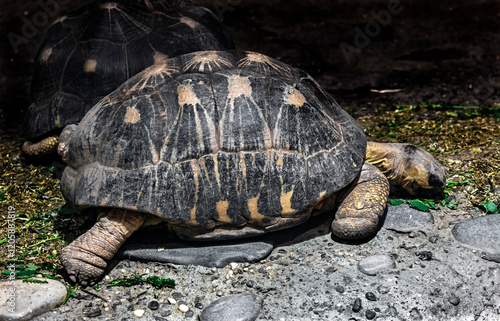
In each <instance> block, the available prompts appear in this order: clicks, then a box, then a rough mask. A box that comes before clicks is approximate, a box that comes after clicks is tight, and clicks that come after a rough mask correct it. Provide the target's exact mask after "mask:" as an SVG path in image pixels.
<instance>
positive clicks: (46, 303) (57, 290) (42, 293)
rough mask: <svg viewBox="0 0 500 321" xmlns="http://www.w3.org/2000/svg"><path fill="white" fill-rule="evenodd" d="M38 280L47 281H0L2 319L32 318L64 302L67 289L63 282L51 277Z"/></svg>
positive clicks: (0, 314)
mask: <svg viewBox="0 0 500 321" xmlns="http://www.w3.org/2000/svg"><path fill="white" fill-rule="evenodd" d="M37 280H42V281H47V283H43V284H41V283H25V282H23V281H22V280H12V281H11V280H6V281H2V282H0V320H5V321H9V320H30V319H31V318H34V317H36V316H37V315H40V314H42V313H45V312H47V311H50V310H51V309H53V308H55V307H57V306H58V305H60V304H61V303H63V302H64V299H65V298H66V295H67V290H66V287H65V286H64V284H63V283H61V282H59V281H56V280H51V279H37ZM11 298H13V299H11Z"/></svg>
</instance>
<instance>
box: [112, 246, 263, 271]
mask: <svg viewBox="0 0 500 321" xmlns="http://www.w3.org/2000/svg"><path fill="white" fill-rule="evenodd" d="M272 250H273V243H272V241H250V240H238V241H235V242H203V243H201V242H189V241H180V240H173V239H172V240H171V242H168V243H164V244H158V243H153V244H151V243H145V244H143V243H140V242H138V243H134V244H128V245H126V246H124V247H123V248H122V249H121V250H120V252H119V253H118V254H117V255H116V258H118V259H129V260H138V261H156V262H165V263H174V264H183V265H188V264H193V265H202V266H208V267H224V266H226V265H228V264H229V263H231V262H255V261H258V260H261V259H263V258H265V257H266V256H267V255H269V253H271V251H272Z"/></svg>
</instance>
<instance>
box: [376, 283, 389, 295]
mask: <svg viewBox="0 0 500 321" xmlns="http://www.w3.org/2000/svg"><path fill="white" fill-rule="evenodd" d="M390 290H391V289H389V288H388V287H386V286H384V285H379V286H378V287H377V291H378V293H380V294H386V293H389V291H390Z"/></svg>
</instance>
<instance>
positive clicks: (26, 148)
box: [21, 135, 59, 158]
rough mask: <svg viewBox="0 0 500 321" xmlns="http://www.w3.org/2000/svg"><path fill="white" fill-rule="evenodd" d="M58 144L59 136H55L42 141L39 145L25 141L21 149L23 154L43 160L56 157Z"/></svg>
mask: <svg viewBox="0 0 500 321" xmlns="http://www.w3.org/2000/svg"><path fill="white" fill-rule="evenodd" d="M58 143H59V135H53V136H49V137H47V138H45V139H42V140H41V141H39V142H38V143H32V142H29V141H25V142H24V144H23V147H22V148H21V149H22V151H23V153H24V154H25V155H27V156H29V157H34V158H43V157H46V156H51V155H54V156H55V155H56V153H57V144H58Z"/></svg>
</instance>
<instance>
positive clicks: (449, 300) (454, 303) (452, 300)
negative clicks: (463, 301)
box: [448, 295, 460, 305]
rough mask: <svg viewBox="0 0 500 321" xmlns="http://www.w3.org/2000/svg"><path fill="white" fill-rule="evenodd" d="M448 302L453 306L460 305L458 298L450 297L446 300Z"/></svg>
mask: <svg viewBox="0 0 500 321" xmlns="http://www.w3.org/2000/svg"><path fill="white" fill-rule="evenodd" d="M448 302H450V303H451V304H453V305H458V304H459V303H460V298H458V297H456V296H454V295H452V296H450V297H449V298H448Z"/></svg>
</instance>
